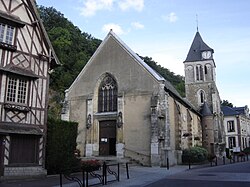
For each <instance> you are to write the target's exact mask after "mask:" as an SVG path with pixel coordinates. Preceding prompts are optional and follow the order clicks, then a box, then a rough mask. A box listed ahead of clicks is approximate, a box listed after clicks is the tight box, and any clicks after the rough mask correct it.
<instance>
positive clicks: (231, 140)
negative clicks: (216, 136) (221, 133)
mask: <svg viewBox="0 0 250 187" xmlns="http://www.w3.org/2000/svg"><path fill="white" fill-rule="evenodd" d="M228 147H229V149H233V148H234V147H236V140H235V137H228Z"/></svg>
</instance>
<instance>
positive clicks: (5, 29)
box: [0, 23, 14, 45]
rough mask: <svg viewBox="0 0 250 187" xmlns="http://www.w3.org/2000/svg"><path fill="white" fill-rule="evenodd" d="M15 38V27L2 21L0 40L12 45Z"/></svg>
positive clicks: (0, 24)
mask: <svg viewBox="0 0 250 187" xmlns="http://www.w3.org/2000/svg"><path fill="white" fill-rule="evenodd" d="M13 38H14V27H12V26H10V25H7V24H4V23H0V42H3V43H7V44H9V45H12V44H13Z"/></svg>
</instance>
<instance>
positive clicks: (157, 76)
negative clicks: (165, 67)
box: [66, 30, 200, 115]
mask: <svg viewBox="0 0 250 187" xmlns="http://www.w3.org/2000/svg"><path fill="white" fill-rule="evenodd" d="M110 37H113V38H114V39H115V41H116V42H118V44H119V45H120V46H121V47H122V48H123V49H124V50H125V51H126V52H127V53H128V54H129V55H131V57H132V58H134V59H135V61H136V62H137V63H138V64H139V65H140V66H141V67H142V68H144V69H145V70H146V71H147V72H148V73H149V74H151V75H152V76H153V77H154V78H155V79H156V80H157V81H160V82H163V83H164V84H165V91H167V92H168V93H171V95H172V96H174V97H175V98H176V99H177V100H178V101H179V102H181V103H182V104H183V105H185V106H186V107H188V108H189V109H190V110H192V111H194V112H196V113H197V114H198V115H200V113H199V112H198V111H197V110H196V109H195V108H194V106H192V105H191V104H190V103H189V102H187V100H185V99H184V98H183V97H182V96H181V95H180V94H179V92H178V91H177V90H176V89H175V88H174V86H173V85H172V84H171V83H170V82H169V81H168V80H166V79H165V78H164V77H162V76H161V75H160V74H159V73H158V72H157V71H155V70H154V69H153V68H151V67H150V66H149V65H148V64H147V63H145V62H144V61H143V59H141V58H140V57H139V56H138V55H137V54H136V53H135V52H134V51H133V50H131V49H130V48H129V47H128V46H127V45H126V44H125V43H124V42H123V41H122V40H121V39H120V38H119V37H118V36H117V35H116V34H115V33H114V32H113V31H112V30H110V32H109V33H108V35H107V36H106V37H105V39H104V40H103V41H102V43H101V44H100V46H99V47H98V48H97V50H96V51H95V53H94V54H93V55H92V57H91V58H90V59H89V61H88V63H87V64H86V66H85V67H84V68H83V69H82V71H81V72H80V73H79V74H78V76H77V78H76V79H75V80H74V82H73V83H72V84H71V86H70V87H69V89H68V90H66V91H69V90H71V88H72V87H73V85H74V83H75V82H77V81H78V80H79V79H80V77H81V75H82V74H83V73H84V72H85V71H86V69H87V67H88V66H89V64H90V63H91V61H92V60H93V59H94V58H95V56H96V55H97V54H98V53H99V51H100V50H101V49H102V46H103V45H104V44H105V43H106V41H107V40H108V39H109V38H110Z"/></svg>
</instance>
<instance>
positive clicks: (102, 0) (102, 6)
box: [81, 0, 114, 17]
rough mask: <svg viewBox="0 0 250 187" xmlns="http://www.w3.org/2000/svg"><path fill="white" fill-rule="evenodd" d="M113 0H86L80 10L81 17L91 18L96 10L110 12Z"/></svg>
mask: <svg viewBox="0 0 250 187" xmlns="http://www.w3.org/2000/svg"><path fill="white" fill-rule="evenodd" d="M113 3H114V0H86V1H84V4H83V7H82V8H81V15H83V16H86V17H88V16H93V15H95V13H96V11H98V10H111V8H112V7H113Z"/></svg>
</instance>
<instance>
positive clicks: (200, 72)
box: [196, 65, 204, 81]
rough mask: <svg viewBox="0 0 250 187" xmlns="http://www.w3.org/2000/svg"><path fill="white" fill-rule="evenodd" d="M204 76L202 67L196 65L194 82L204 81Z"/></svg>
mask: <svg viewBox="0 0 250 187" xmlns="http://www.w3.org/2000/svg"><path fill="white" fill-rule="evenodd" d="M203 77H204V75H203V67H202V65H197V66H196V80H197V81H202V80H204V78H203Z"/></svg>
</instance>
